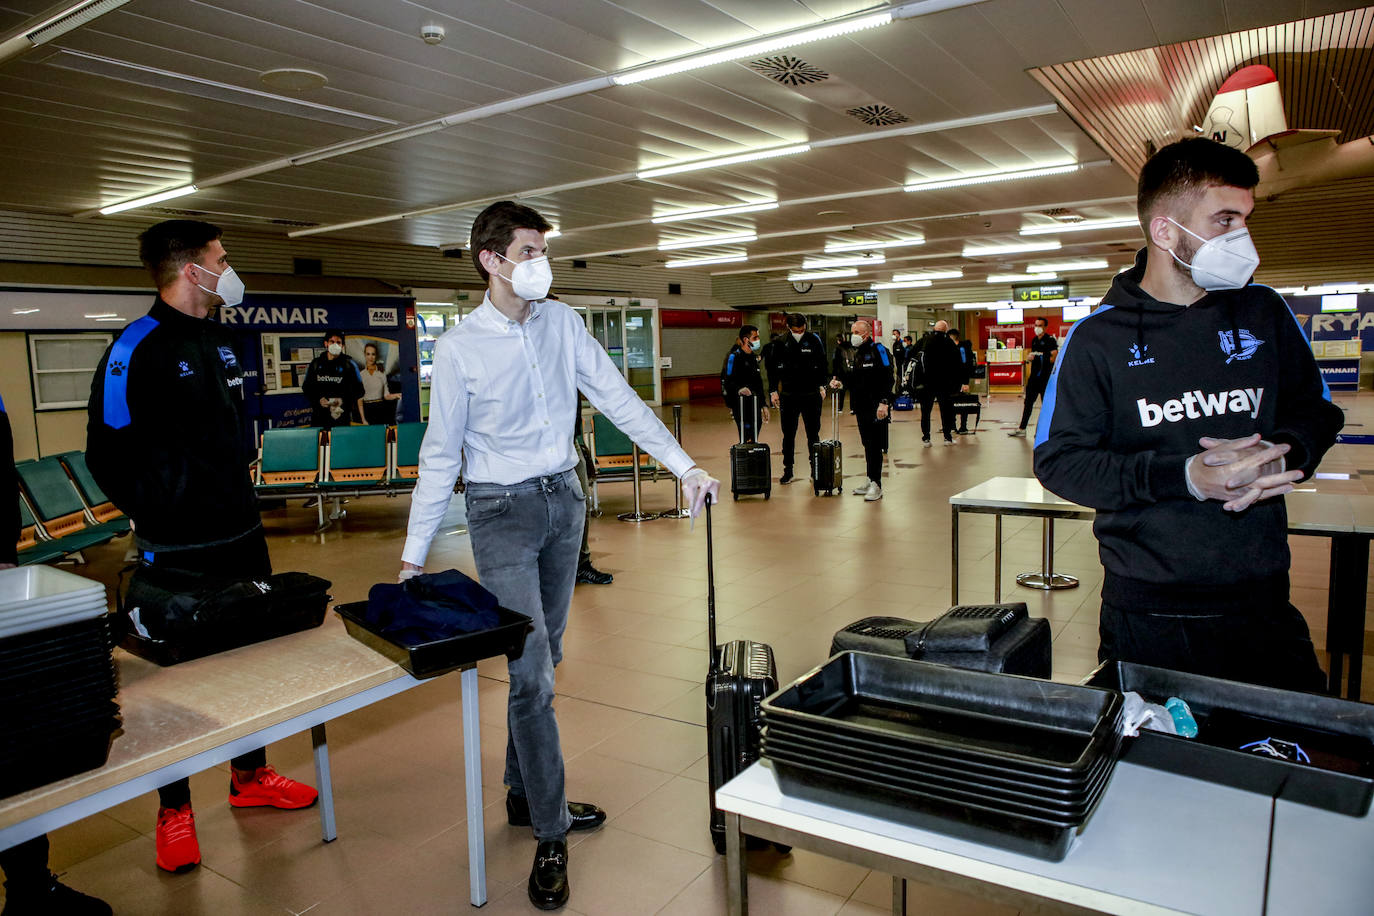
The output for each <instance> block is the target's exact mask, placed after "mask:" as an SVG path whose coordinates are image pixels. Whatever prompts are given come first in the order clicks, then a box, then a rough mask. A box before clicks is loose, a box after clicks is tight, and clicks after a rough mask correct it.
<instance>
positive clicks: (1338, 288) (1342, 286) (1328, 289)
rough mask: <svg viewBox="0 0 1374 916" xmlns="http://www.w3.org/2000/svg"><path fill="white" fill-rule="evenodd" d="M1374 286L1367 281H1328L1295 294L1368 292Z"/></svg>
mask: <svg viewBox="0 0 1374 916" xmlns="http://www.w3.org/2000/svg"><path fill="white" fill-rule="evenodd" d="M1371 290H1374V286H1371V285H1369V284H1365V283H1327V284H1325V285H1323V286H1309V287H1306V288H1305V289H1302V290H1299V291H1297V292H1294V293H1293V295H1295V296H1333V295H1339V294H1341V293H1367V292H1370V291H1371Z"/></svg>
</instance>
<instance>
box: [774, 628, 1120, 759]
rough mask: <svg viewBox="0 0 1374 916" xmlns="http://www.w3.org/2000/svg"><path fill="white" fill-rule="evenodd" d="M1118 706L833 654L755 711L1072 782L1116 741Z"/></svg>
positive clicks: (1044, 684)
mask: <svg viewBox="0 0 1374 916" xmlns="http://www.w3.org/2000/svg"><path fill="white" fill-rule="evenodd" d="M1121 702H1122V700H1121V695H1120V694H1119V693H1117V692H1115V691H1110V690H1104V689H1098V688H1093V687H1083V686H1075V685H1070V684H1057V683H1054V682H1052V681H1045V680H1041V679H1039V678H1030V677H1019V676H1016V675H1010V674H993V673H989V672H983V671H970V670H967V669H963V668H950V667H947V666H945V665H937V664H931V663H928V662H920V661H915V660H913V659H908V658H895V657H891V656H885V655H872V654H869V653H864V652H841V653H840V654H838V655H836V656H834V657H832V658H831V659H830V660H829V661H827V662H826V663H825V664H823V665H821V666H820V667H818V668H815V669H813V670H812V671H810V672H809V673H807V674H805V675H803V676H802V677H801V678H799V679H798V680H796V681H794V682H793V683H792V684H790V685H788V686H787V687H785V688H783V689H782V690H780V691H779V692H778V693H775V694H774V695H773V696H771V697H768V698H767V699H765V700H764V701H763V710H764V714H765V717H766V721H770V722H771V721H778V720H791V721H796V722H802V723H808V724H811V725H813V726H817V727H821V728H824V729H826V730H834V731H838V732H840V733H843V734H849V735H857V736H869V737H875V738H884V739H888V740H891V741H894V742H896V743H897V744H899V745H901V746H904V747H908V748H911V749H915V750H922V749H925V750H932V751H936V752H938V753H940V754H942V755H947V756H952V757H957V758H960V759H966V760H971V761H982V762H985V763H991V764H1000V765H1004V766H1007V767H1008V768H1010V769H1014V770H1018V771H1023V770H1024V771H1031V772H1038V773H1045V774H1052V775H1059V776H1072V775H1075V774H1081V773H1083V772H1084V771H1085V770H1088V769H1091V767H1092V765H1093V764H1094V763H1096V762H1097V760H1098V758H1099V757H1100V756H1102V754H1103V752H1104V750H1105V749H1106V748H1107V747H1108V746H1110V744H1111V743H1112V742H1113V741H1115V740H1116V739H1115V736H1114V734H1113V732H1114V724H1115V722H1116V719H1117V716H1118V714H1119V712H1120V708H1121Z"/></svg>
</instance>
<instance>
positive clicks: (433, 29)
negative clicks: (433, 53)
mask: <svg viewBox="0 0 1374 916" xmlns="http://www.w3.org/2000/svg"><path fill="white" fill-rule="evenodd" d="M445 34H446V33H445V32H444V27H443V26H441V25H434V24H430V25H422V26H420V37H421V38H423V39H424V40H425V44H427V45H437V44H438V43H439V42H441V41H443V40H444V35H445Z"/></svg>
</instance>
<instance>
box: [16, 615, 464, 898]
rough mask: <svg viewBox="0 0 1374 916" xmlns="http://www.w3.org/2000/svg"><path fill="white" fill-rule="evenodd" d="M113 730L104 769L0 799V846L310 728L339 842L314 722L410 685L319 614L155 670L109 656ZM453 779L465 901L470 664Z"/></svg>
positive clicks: (321, 731)
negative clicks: (460, 811)
mask: <svg viewBox="0 0 1374 916" xmlns="http://www.w3.org/2000/svg"><path fill="white" fill-rule="evenodd" d="M115 658H116V660H117V662H118V665H119V673H120V691H119V705H120V712H121V714H122V717H123V720H124V727H123V732H122V733H121V734H120V735H119V737H117V738H116V739H115V742H114V745H113V747H112V748H111V750H110V758H109V760H108V761H107V762H106V764H105V765H104V766H103V767H100V768H99V769H95V770H89V771H87V772H85V773H79V774H77V775H75V776H72V777H69V778H67V779H63V780H60V781H58V782H55V783H50V784H48V785H45V786H40V787H39V788H37V789H33V790H30V791H28V792H24V793H21V794H19V795H13V796H10V797H9V798H6V799H3V800H0V849H8V848H9V847H11V846H14V845H17V844H19V843H22V842H24V841H25V840H29V839H32V838H34V837H36V836H39V835H40V834H43V833H48V832H50V831H52V830H55V829H56V828H58V827H63V826H65V825H67V824H70V823H73V822H75V821H78V820H81V819H82V818H84V817H89V816H90V815H92V814H96V813H98V812H100V811H104V810H105V809H107V808H111V807H113V806H115V805H118V804H120V803H121V802H125V801H128V800H129V799H131V798H135V797H137V796H139V795H142V794H144V793H146V792H151V791H153V790H155V789H157V788H158V787H160V786H164V785H166V784H167V783H169V782H172V781H173V780H176V779H181V778H184V777H188V776H191V775H192V774H194V773H198V772H200V771H201V770H204V769H207V768H209V767H212V766H215V765H216V764H220V763H223V762H225V761H226V760H229V759H230V758H232V757H236V756H238V755H239V754H243V753H246V752H248V751H251V750H253V749H254V748H259V747H263V746H265V745H267V744H270V743H271V742H273V741H279V740H281V739H283V738H285V737H287V736H288V735H293V734H296V733H297V732H301V731H304V730H306V729H310V733H311V739H312V742H313V744H314V750H315V778H316V780H317V782H316V788H317V789H318V790H319V793H320V832H321V836H322V838H323V840H324V842H326V843H328V842H330V841H332V840H334V839H335V838H336V837H337V836H338V831H337V829H336V826H335V820H334V795H333V786H332V782H331V779H330V769H329V745H328V743H327V742H326V738H325V723H327V722H328V721H329V720H330V719H335V718H337V717H339V716H341V715H344V714H345V713H349V712H353V711H354V710H357V709H361V708H363V707H364V706H369V705H371V704H373V703H376V702H378V701H379V700H384V699H386V698H387V697H391V696H395V695H396V694H398V693H403V692H404V691H406V690H410V689H411V688H412V687H418V686H419V685H420V684H421V683H423V681H419V680H416V679H415V678H413V677H411V676H410V675H409V674H406V672H405V671H404V670H403V669H402V668H401V667H400V666H399V665H397V664H395V663H394V662H392V661H390V660H389V659H387V658H384V657H383V656H381V655H379V654H377V653H376V652H373V651H372V650H371V649H368V648H367V647H366V646H364V645H362V644H361V643H359V642H357V641H355V640H353V639H351V638H350V637H349V636H348V635H347V634H346V633H345V631H344V628H343V625H342V623H341V622H340V621H339V620H338V619H336V618H335V617H334V615H332V614H331V615H330V616H329V618H328V619H326V621H325V623H324V625H323V626H321V627H318V628H316V629H313V630H307V631H305V632H303V633H295V634H292V635H290V636H284V637H281V638H279V639H273V640H269V641H267V642H261V643H256V644H254V645H251V646H244V647H243V648H240V649H235V650H232V651H230V652H223V653H220V654H218V655H212V656H209V657H207V658H202V659H196V660H195V661H190V662H184V663H182V664H180V665H175V666H173V667H170V668H159V667H158V666H156V665H154V664H153V663H152V662H149V661H145V660H143V659H140V658H136V657H134V656H132V655H129V654H127V653H125V652H123V651H122V650H116V652H115ZM460 679H461V685H462V729H463V776H464V782H465V785H466V802H467V812H468V817H467V830H468V869H469V875H470V877H469V885H468V889H469V899H470V901H471V902H472V905H473V906H482V905H483V904H484V903H486V901H487V886H486V839H485V835H484V833H483V829H482V827H483V818H482V810H483V809H482V755H481V732H480V725H479V720H478V708H477V669H476V667H468V668H465V669H463V671H462V673H461V676H460Z"/></svg>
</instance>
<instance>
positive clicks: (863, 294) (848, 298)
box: [840, 289, 878, 306]
mask: <svg viewBox="0 0 1374 916" xmlns="http://www.w3.org/2000/svg"><path fill="white" fill-rule="evenodd" d="M840 295H842V296H843V297H844V304H845V305H850V306H853V305H877V304H878V294H877V293H876V292H875V291H873V290H871V289H848V290H845V291H844V292H842V293H841V294H840Z"/></svg>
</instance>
